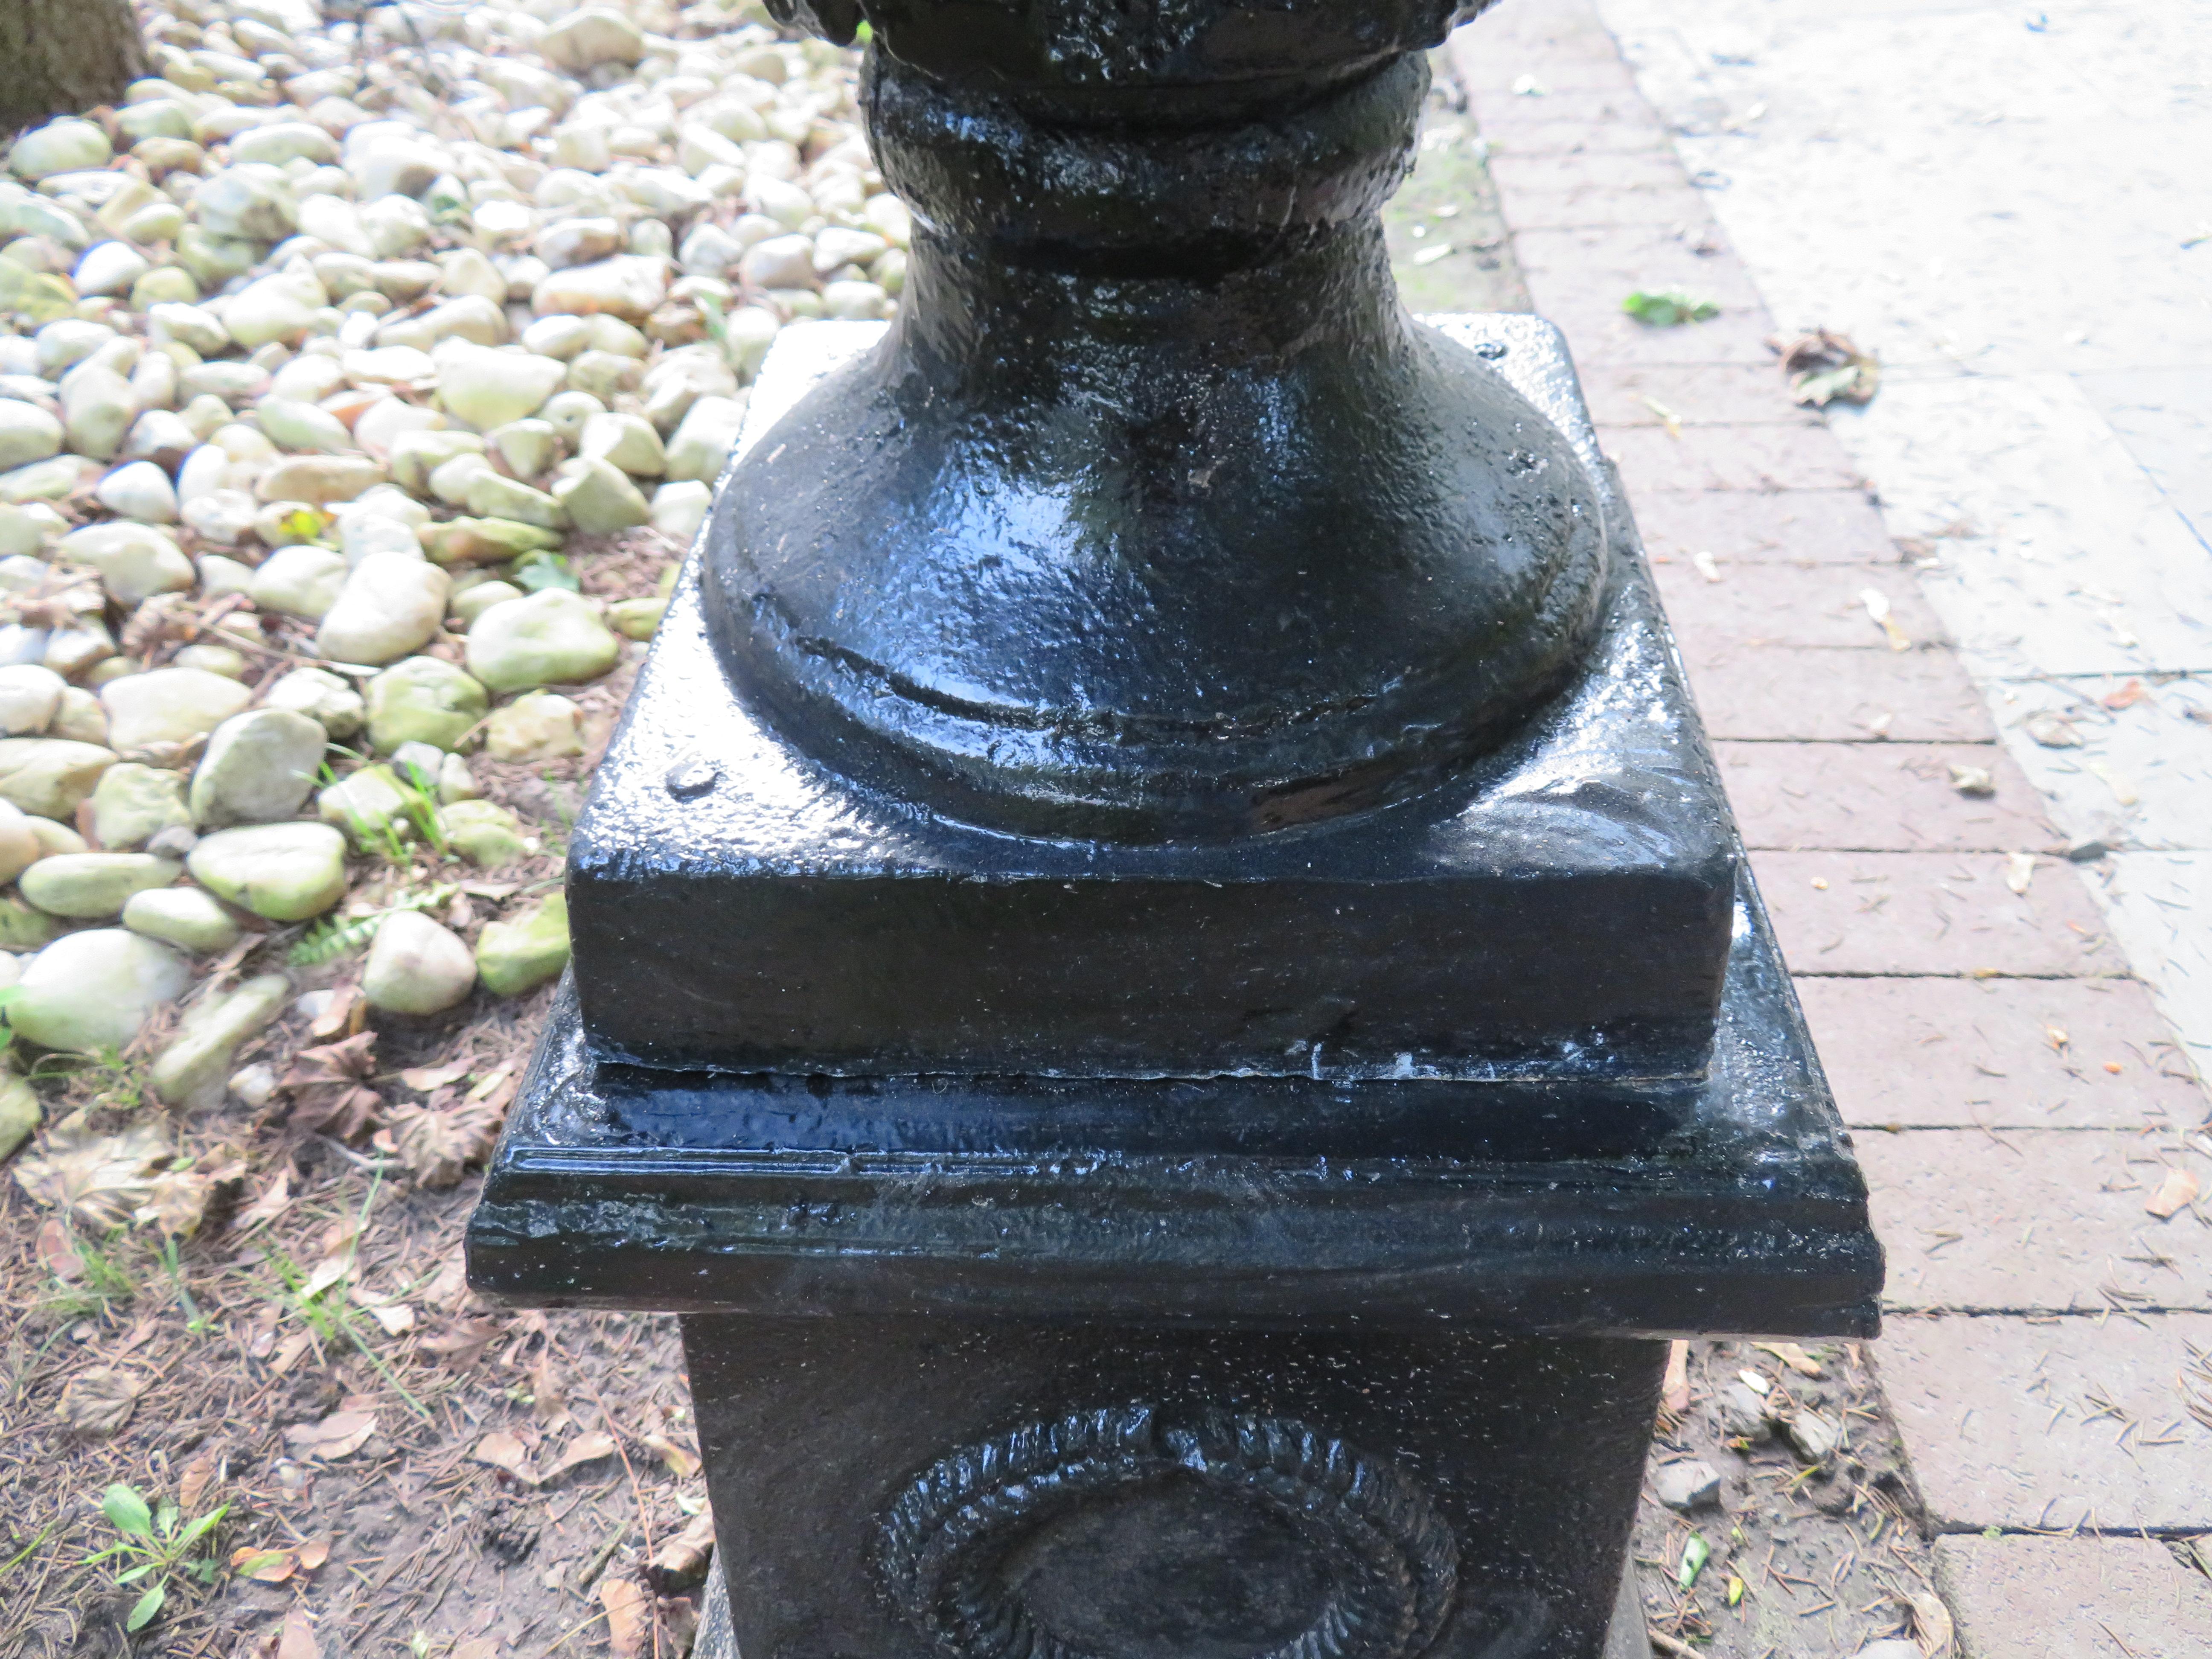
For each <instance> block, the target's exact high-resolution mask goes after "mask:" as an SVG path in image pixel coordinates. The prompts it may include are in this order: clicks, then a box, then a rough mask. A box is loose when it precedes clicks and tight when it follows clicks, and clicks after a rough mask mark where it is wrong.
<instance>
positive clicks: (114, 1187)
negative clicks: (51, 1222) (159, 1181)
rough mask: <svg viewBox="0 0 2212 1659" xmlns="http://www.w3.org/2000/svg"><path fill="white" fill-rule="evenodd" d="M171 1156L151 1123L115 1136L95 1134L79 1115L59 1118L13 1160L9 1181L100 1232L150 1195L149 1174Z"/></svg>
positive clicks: (127, 1216) (158, 1129)
mask: <svg viewBox="0 0 2212 1659" xmlns="http://www.w3.org/2000/svg"><path fill="white" fill-rule="evenodd" d="M172 1156H173V1148H172V1147H171V1146H170V1145H169V1137H168V1135H167V1133H165V1132H164V1130H163V1129H162V1127H161V1125H160V1124H158V1123H155V1122H151V1121H149V1122H145V1123H137V1124H133V1125H132V1126H131V1127H130V1128H128V1129H125V1131H124V1132H123V1133H121V1134H119V1135H95V1134H93V1133H91V1132H90V1131H89V1130H88V1129H87V1128H86V1127H85V1124H84V1120H83V1119H82V1117H81V1116H72V1117H69V1118H65V1119H64V1120H63V1121H62V1122H61V1123H59V1124H58V1125H57V1126H56V1127H55V1128H54V1131H53V1133H51V1134H49V1135H48V1136H47V1137H46V1144H45V1145H44V1146H41V1147H40V1148H39V1150H38V1151H37V1152H35V1153H33V1154H32V1155H31V1156H30V1157H27V1158H18V1159H17V1160H16V1161H15V1184H16V1185H17V1186H19V1187H21V1188H22V1189H23V1190H24V1191H25V1192H27V1193H28V1194H30V1195H31V1196H32V1197H33V1198H34V1199H36V1200H38V1201H39V1202H40V1203H41V1204H45V1205H48V1206H52V1208H54V1209H57V1210H61V1211H63V1212H65V1213H67V1214H68V1215H70V1216H73V1217H74V1218H76V1219H77V1220H79V1221H82V1222H83V1223H84V1224H85V1225H88V1226H91V1227H96V1228H98V1229H100V1231H102V1232H107V1231H112V1230H113V1229H115V1228H117V1227H120V1226H122V1225H124V1224H125V1223H126V1222H128V1221H129V1220H130V1219H131V1215H132V1213H133V1212H136V1211H137V1209H138V1208H139V1207H140V1206H142V1205H143V1204H144V1203H145V1202H146V1201H147V1200H149V1199H150V1198H151V1197H152V1196H153V1194H154V1181H153V1176H154V1172H155V1170H158V1169H160V1168H161V1166H162V1165H163V1164H167V1162H168V1161H169V1159H170V1158H171V1157H172Z"/></svg>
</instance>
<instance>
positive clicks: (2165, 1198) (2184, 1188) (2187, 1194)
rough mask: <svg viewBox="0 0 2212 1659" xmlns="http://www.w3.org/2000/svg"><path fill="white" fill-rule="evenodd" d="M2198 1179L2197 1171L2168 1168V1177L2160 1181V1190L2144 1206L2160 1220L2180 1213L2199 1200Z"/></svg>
mask: <svg viewBox="0 0 2212 1659" xmlns="http://www.w3.org/2000/svg"><path fill="white" fill-rule="evenodd" d="M2197 1190H2198V1188H2197V1176H2196V1173H2195V1171H2193V1170H2167V1171H2166V1179H2165V1180H2163V1181H2161V1182H2159V1183H2158V1190H2157V1191H2156V1192H2154V1193H2153V1194H2151V1195H2150V1201H2149V1202H2148V1203H2147V1204H2145V1205H2144V1206H2143V1208H2145V1209H2146V1210H2148V1211H2149V1212H2151V1213H2152V1214H2153V1215H2154V1216H2156V1217H2157V1218H2159V1219H2160V1221H2164V1220H2166V1219H2167V1218H2170V1217H2172V1216H2175V1215H2178V1214H2179V1213H2180V1212H2182V1211H2184V1210H2185V1209H2187V1208H2188V1207H2189V1206H2191V1204H2194V1203H2195V1202H2196V1201H2197Z"/></svg>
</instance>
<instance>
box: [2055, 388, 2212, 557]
mask: <svg viewBox="0 0 2212 1659" xmlns="http://www.w3.org/2000/svg"><path fill="white" fill-rule="evenodd" d="M2075 378H2076V380H2077V383H2078V384H2079V385H2080V386H2081V392H2082V395H2083V396H2084V397H2086V398H2088V399H2089V401H2090V402H2091V403H2092V404H2094V405H2095V406H2096V409H2097V411H2098V413H2100V415H2102V416H2104V417H2105V420H2106V423H2107V424H2108V425H2110V426H2111V427H2112V431H2113V432H2114V434H2116V435H2118V438H2119V441H2121V442H2122V443H2124V444H2125V445H2126V446H2127V449H2128V453H2129V454H2130V455H2132V456H2133V457H2135V460H2136V465H2138V466H2140V467H2142V470H2143V471H2145V472H2147V473H2148V474H2149V475H2150V477H2151V479H2152V481H2153V482H2154V483H2156V484H2157V485H2158V487H2159V489H2160V490H2161V491H2163V492H2164V493H2165V495H2166V500H2167V501H2171V502H2172V504H2173V509H2174V511H2175V512H2177V513H2180V514H2181V516H2182V518H2183V519H2184V520H2186V521H2187V522H2188V525H2189V527H2190V528H2191V530H2193V531H2195V532H2197V540H2198V541H2200V542H2202V543H2203V544H2204V546H2205V549H2206V550H2207V551H2212V368H2133V369H2122V370H2119V371H2117V372H2115V373H2112V374H2083V375H2079V376H2076V377H2075Z"/></svg>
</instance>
